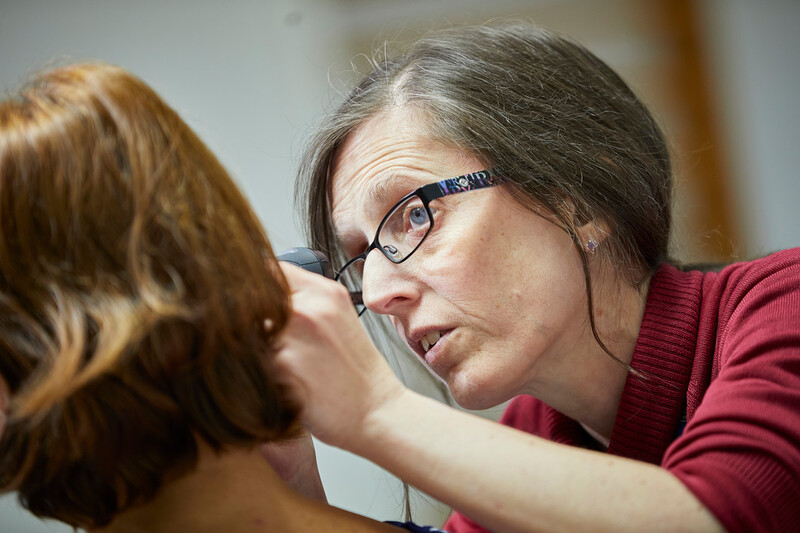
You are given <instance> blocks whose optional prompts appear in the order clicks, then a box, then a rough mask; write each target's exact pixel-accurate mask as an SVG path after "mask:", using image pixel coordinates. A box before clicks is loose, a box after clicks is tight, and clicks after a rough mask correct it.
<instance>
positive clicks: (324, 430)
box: [276, 265, 721, 532]
mask: <svg viewBox="0 0 800 533" xmlns="http://www.w3.org/2000/svg"><path fill="white" fill-rule="evenodd" d="M282 268H283V269H284V272H285V274H286V276H287V279H288V280H289V283H290V285H291V287H292V292H293V295H292V301H293V307H294V313H293V316H292V318H291V320H290V322H289V324H288V326H287V328H286V330H285V331H284V334H283V336H282V338H281V339H282V340H281V342H282V347H281V350H280V351H279V354H278V356H277V361H276V362H277V365H278V369H279V370H280V371H282V374H283V375H284V376H285V379H286V380H287V381H288V382H289V385H290V386H291V388H292V390H293V391H294V393H295V394H296V395H297V399H298V401H299V402H300V403H301V405H303V406H304V410H303V415H302V416H303V421H304V423H305V424H306V425H307V427H308V428H309V429H310V430H311V432H312V433H314V434H315V435H316V436H317V437H319V438H320V439H322V440H323V441H326V442H328V443H330V444H332V445H335V446H339V447H341V448H344V449H347V450H349V451H352V452H354V453H356V454H359V455H361V456H363V457H365V458H367V459H369V460H371V461H373V462H375V463H377V464H379V465H381V466H382V467H384V468H386V469H388V470H389V471H391V472H393V473H394V474H396V475H397V476H399V477H400V478H402V479H404V480H405V481H407V482H409V483H411V484H412V485H414V486H416V487H417V488H419V489H420V490H422V491H424V492H426V493H428V494H430V495H431V496H433V497H434V498H437V499H439V500H441V501H443V502H445V503H448V504H450V505H452V506H453V507H455V508H457V509H459V510H460V511H462V512H463V513H464V514H466V515H468V516H470V517H471V518H473V519H474V520H476V521H477V522H479V523H481V524H483V525H485V526H486V527H488V528H489V529H491V530H492V531H496V532H503V531H525V532H530V531H554V530H616V531H622V530H629V531H654V530H659V529H661V530H669V531H675V530H690V531H720V530H721V527H720V525H719V524H718V523H717V521H716V520H715V518H714V517H713V516H712V515H711V514H710V513H709V512H708V511H707V510H706V509H705V507H704V506H703V505H702V504H701V503H700V502H699V501H698V500H697V499H696V498H695V497H694V496H693V495H692V494H691V493H690V492H689V491H688V490H687V489H686V488H685V487H684V486H683V484H682V483H681V482H680V481H678V480H677V479H676V478H675V477H674V476H672V475H671V474H670V473H669V472H667V471H666V470H663V469H661V468H658V467H656V466H652V465H649V464H646V463H639V462H635V461H631V460H626V459H622V458H619V457H614V456H611V455H607V454H602V453H598V452H591V451H587V450H582V449H579V448H573V447H569V446H566V445H562V444H555V443H551V442H549V441H546V440H544V439H541V438H537V437H534V436H532V435H528V434H526V433H523V432H520V431H517V430H514V429H511V428H508V427H505V426H502V425H500V424H496V423H493V422H490V421H487V420H484V419H481V418H479V417H476V416H473V415H470V414H467V413H463V412H460V411H457V410H455V409H452V408H449V407H447V406H445V405H443V404H441V403H439V402H436V401H434V400H431V399H429V398H426V397H423V396H420V395H417V394H416V393H414V392H412V391H409V390H408V389H406V388H405V387H404V386H403V385H402V384H401V383H400V382H399V381H398V380H397V378H396V377H395V376H394V374H393V373H392V371H391V369H390V368H389V366H388V365H387V364H386V362H385V361H384V359H383V358H382V356H381V355H380V354H379V353H378V351H377V350H376V349H375V347H374V346H373V344H372V342H371V341H370V339H369V337H368V336H367V335H366V332H365V331H364V329H363V327H362V326H361V324H360V323H359V322H358V319H357V317H356V315H355V312H354V311H353V310H352V307H351V304H350V299H349V295H348V294H347V292H346V291H345V290H344V288H343V287H342V286H340V285H338V284H336V283H332V282H329V281H328V280H325V279H324V278H322V277H321V276H317V275H314V274H310V273H308V272H305V271H303V270H301V269H299V268H297V267H294V266H292V265H285V266H282Z"/></svg>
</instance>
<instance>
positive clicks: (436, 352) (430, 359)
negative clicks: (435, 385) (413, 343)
mask: <svg viewBox="0 0 800 533" xmlns="http://www.w3.org/2000/svg"><path fill="white" fill-rule="evenodd" d="M452 331H453V330H445V331H439V332H437V333H438V339H437V341H436V343H435V344H433V345H432V346H430V347H429V348H428V350H426V351H425V355H424V356H423V358H424V359H425V362H426V363H427V364H428V366H429V367H431V369H432V370H433V371H434V372H436V373H437V374H439V376H441V373H440V370H441V371H443V370H445V369H444V368H439V367H441V359H442V357H441V355H442V352H443V351H444V349H445V348H446V343H447V339H448V337H449V336H450V333H452ZM426 336H427V335H426ZM434 337H435V336H434ZM423 346H424V345H423Z"/></svg>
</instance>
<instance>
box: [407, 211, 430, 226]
mask: <svg viewBox="0 0 800 533" xmlns="http://www.w3.org/2000/svg"><path fill="white" fill-rule="evenodd" d="M408 223H409V226H411V229H412V230H414V229H419V228H421V227H427V226H428V225H429V224H430V220H429V218H428V211H427V210H426V209H425V208H424V207H422V206H418V207H412V208H411V209H410V210H409V211H408Z"/></svg>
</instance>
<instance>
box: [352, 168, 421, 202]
mask: <svg viewBox="0 0 800 533" xmlns="http://www.w3.org/2000/svg"><path fill="white" fill-rule="evenodd" d="M414 185H415V184H414V182H413V179H412V178H410V177H408V176H407V175H403V174H389V175H387V176H386V177H385V178H382V179H379V180H377V181H375V182H373V183H372V184H370V185H369V186H368V187H367V190H366V192H365V193H364V204H365V206H366V207H367V208H369V207H373V206H382V205H385V204H386V203H387V202H388V200H389V198H390V196H391V195H392V194H395V193H396V191H397V190H405V189H408V190H407V191H406V192H407V193H408V192H411V191H413V190H414V189H415V188H416V187H414Z"/></svg>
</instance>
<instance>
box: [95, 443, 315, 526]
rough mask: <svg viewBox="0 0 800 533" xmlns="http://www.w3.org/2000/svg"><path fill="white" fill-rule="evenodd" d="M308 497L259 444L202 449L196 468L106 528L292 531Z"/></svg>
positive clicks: (204, 447)
mask: <svg viewBox="0 0 800 533" xmlns="http://www.w3.org/2000/svg"><path fill="white" fill-rule="evenodd" d="M306 505H308V500H305V499H304V498H302V497H300V496H299V495H297V494H296V493H294V492H293V491H291V490H290V489H288V488H287V487H286V486H285V485H284V484H283V483H282V482H281V481H280V480H279V479H278V477H277V475H276V474H275V472H274V471H273V470H272V468H271V467H270V466H269V465H268V464H267V462H266V461H265V460H264V458H263V457H262V456H261V454H260V453H259V451H258V450H257V449H255V448H254V449H252V450H240V449H235V450H231V451H226V452H224V453H222V454H220V455H217V454H215V453H214V452H213V451H211V450H210V449H209V448H208V447H207V446H205V445H201V446H200V449H199V450H198V462H197V467H196V468H195V470H193V471H192V472H190V473H188V474H186V475H183V476H181V477H178V478H177V479H175V480H173V481H170V482H167V483H165V484H164V485H163V486H162V487H161V488H160V489H159V491H158V493H157V494H156V496H155V497H154V498H153V499H151V500H149V501H148V502H146V503H144V504H142V505H139V506H136V507H133V508H131V509H129V510H126V511H124V512H123V513H121V514H119V515H117V517H116V518H115V519H114V521H113V522H112V523H111V524H110V525H109V526H107V527H106V528H103V529H101V530H96V531H98V532H102V533H139V532H145V531H146V532H148V533H150V532H152V533H159V532H162V531H196V532H203V531H209V532H210V531H230V532H236V531H245V530H247V531H291V530H292V529H293V528H292V527H291V526H290V524H291V522H292V521H293V520H296V518H297V513H298V512H301V508H302V507H304V506H306Z"/></svg>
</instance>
